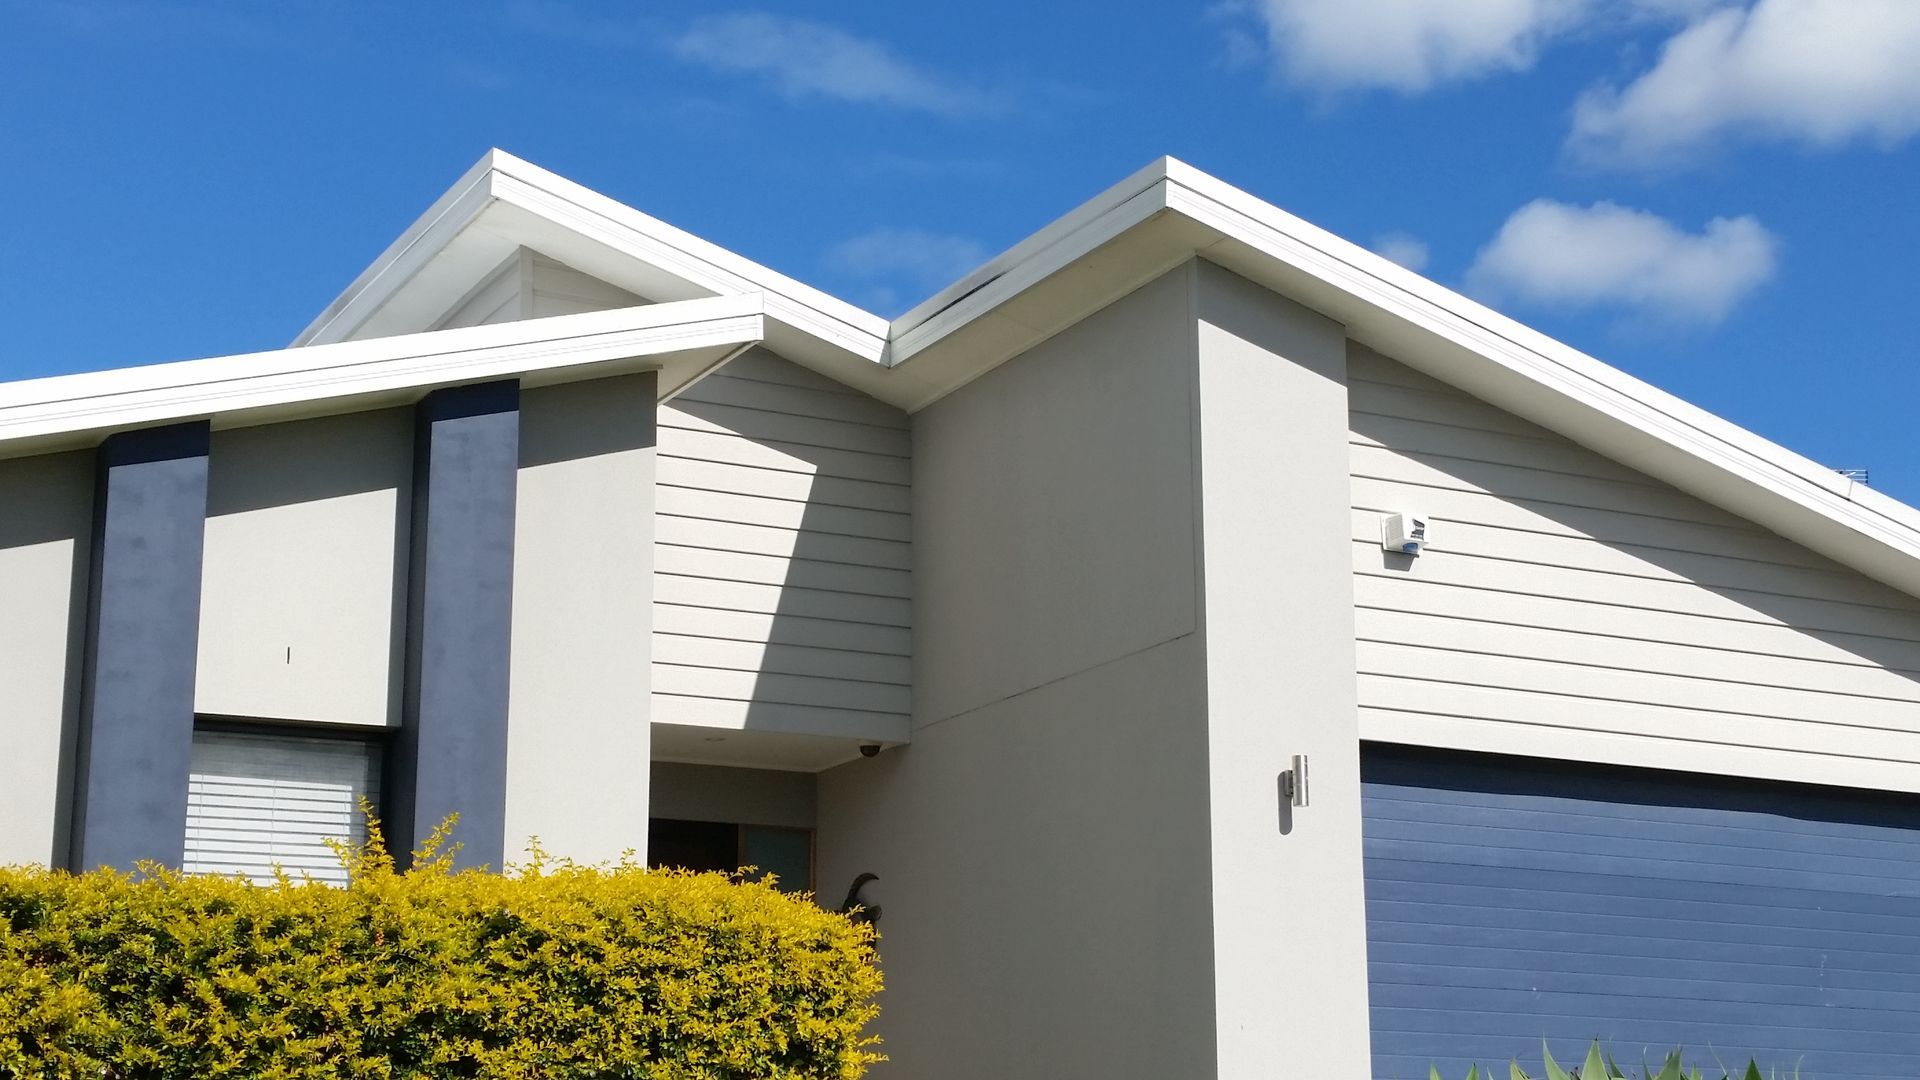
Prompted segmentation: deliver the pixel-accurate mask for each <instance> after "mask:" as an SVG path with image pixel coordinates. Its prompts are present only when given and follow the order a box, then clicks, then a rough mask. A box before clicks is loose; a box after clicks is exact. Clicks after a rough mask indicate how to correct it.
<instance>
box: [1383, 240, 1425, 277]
mask: <svg viewBox="0 0 1920 1080" xmlns="http://www.w3.org/2000/svg"><path fill="white" fill-rule="evenodd" d="M1373 252H1374V254H1376V255H1384V256H1385V257H1386V258H1387V259H1388V260H1390V261H1392V262H1396V263H1399V264H1400V265H1401V266H1404V267H1406V268H1407V269H1409V270H1411V271H1413V272H1414V273H1416V274H1417V273H1419V272H1420V271H1422V270H1425V269H1426V268H1427V259H1428V257H1429V256H1430V255H1431V254H1432V252H1430V251H1428V250H1427V242H1426V241H1425V240H1422V239H1420V238H1419V237H1417V236H1413V235H1410V234H1408V233H1403V232H1390V233H1382V234H1380V235H1379V236H1376V237H1374V240H1373Z"/></svg>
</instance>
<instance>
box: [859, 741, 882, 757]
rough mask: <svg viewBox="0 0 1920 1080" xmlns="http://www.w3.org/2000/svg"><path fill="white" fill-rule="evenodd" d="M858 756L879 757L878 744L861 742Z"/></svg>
mask: <svg viewBox="0 0 1920 1080" xmlns="http://www.w3.org/2000/svg"><path fill="white" fill-rule="evenodd" d="M860 756H861V757H879V756H880V744H879V743H877V742H870V743H861V744H860Z"/></svg>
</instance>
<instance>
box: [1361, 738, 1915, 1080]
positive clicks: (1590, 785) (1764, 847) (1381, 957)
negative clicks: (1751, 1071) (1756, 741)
mask: <svg viewBox="0 0 1920 1080" xmlns="http://www.w3.org/2000/svg"><path fill="white" fill-rule="evenodd" d="M1363 769H1364V776H1363V780H1364V783H1363V801H1364V805H1365V833H1366V885H1367V932H1368V944H1367V961H1368V963H1367V966H1368V971H1369V975H1370V985H1369V994H1370V997H1371V1002H1372V1009H1373V1052H1374V1075H1375V1076H1376V1077H1379V1078H1381V1080H1423V1078H1425V1077H1426V1076H1427V1075H1428V1071H1427V1070H1428V1067H1429V1065H1430V1064H1434V1063H1437V1064H1438V1065H1439V1066H1440V1069H1441V1071H1442V1073H1444V1074H1445V1075H1447V1076H1449V1077H1454V1076H1463V1075H1465V1073H1466V1068H1467V1063H1468V1062H1469V1061H1478V1062H1479V1063H1480V1064H1481V1065H1483V1066H1493V1067H1494V1068H1495V1070H1496V1071H1497V1072H1501V1073H1504V1071H1505V1070H1504V1067H1503V1062H1505V1061H1506V1060H1507V1059H1509V1058H1512V1057H1515V1056H1518V1057H1520V1058H1521V1059H1522V1060H1523V1061H1526V1060H1529V1059H1530V1060H1533V1061H1534V1062H1536V1063H1537V1062H1538V1060H1539V1055H1540V1045H1541V1040H1542V1039H1545V1040H1546V1041H1548V1042H1549V1043H1550V1044H1551V1045H1552V1047H1553V1052H1554V1054H1555V1056H1557V1057H1559V1058H1560V1059H1561V1061H1562V1063H1563V1064H1566V1063H1568V1059H1570V1058H1571V1059H1573V1060H1576V1061H1577V1060H1578V1059H1579V1058H1580V1057H1581V1056H1583V1055H1584V1053H1585V1050H1586V1046H1587V1044H1588V1043H1589V1042H1590V1041H1591V1040H1593V1039H1595V1038H1599V1039H1601V1040H1602V1041H1604V1042H1606V1043H1608V1044H1610V1045H1611V1046H1612V1047H1613V1049H1614V1052H1615V1056H1616V1057H1617V1058H1618V1059H1619V1060H1620V1061H1621V1062H1623V1063H1625V1062H1629V1061H1631V1062H1634V1063H1636V1064H1637V1063H1638V1062H1639V1060H1640V1059H1641V1057H1642V1055H1643V1053H1644V1055H1645V1056H1646V1057H1647V1058H1648V1059H1649V1060H1657V1059H1658V1058H1659V1056H1660V1055H1661V1054H1663V1053H1665V1052H1666V1051H1667V1050H1669V1049H1671V1048H1673V1047H1675V1046H1685V1047H1686V1048H1687V1049H1688V1051H1689V1052H1690V1056H1692V1057H1693V1058H1695V1059H1696V1063H1697V1064H1699V1065H1700V1066H1701V1067H1703V1068H1705V1069H1707V1070H1708V1071H1713V1070H1714V1069H1715V1067H1716V1066H1715V1064H1714V1062H1715V1059H1716V1058H1718V1059H1721V1060H1725V1061H1727V1062H1728V1063H1729V1064H1732V1063H1734V1062H1735V1061H1738V1062H1740V1063H1744V1062H1745V1061H1746V1059H1747V1058H1748V1057H1750V1056H1751V1057H1754V1058H1758V1059H1759V1061H1760V1063H1761V1064H1762V1066H1763V1067H1766V1066H1771V1067H1772V1068H1775V1069H1777V1070H1778V1071H1779V1074H1780V1075H1783V1076H1790V1075H1796V1070H1798V1072H1797V1075H1801V1076H1807V1077H1819V1078H1821V1080H1869V1078H1872V1080H1891V1078H1894V1077H1899V1078H1902V1080H1907V1078H1911V1077H1915V1076H1920V800H1916V799H1915V798H1913V797H1910V796H1894V795H1881V794H1876V793H1871V792H1849V791H1842V790H1839V789H1831V788H1817V787H1810V786H1804V785H1793V784H1783V783H1761V782H1754V781H1744V780H1740V781H1736V780H1727V779H1721V778H1717V777H1706V776H1695V775H1684V774H1679V773H1663V772H1656V771H1652V770H1640V769H1624V768H1608V767H1601V766H1587V765H1572V764H1565V763H1556V762H1540V761H1531V760H1527V759H1519V758H1500V757H1492V756H1487V755H1472V754H1458V753H1443V752H1433V751H1413V750H1403V749H1398V748H1392V747H1379V746H1376V747H1371V748H1369V749H1368V750H1367V752H1366V754H1365V756H1364V758H1363ZM1531 1071H1532V1072H1533V1074H1534V1075H1536V1076H1537V1075H1539V1072H1538V1067H1537V1064H1536V1066H1535V1068H1534V1069H1533V1070H1531ZM1713 1075H1716V1076H1718V1075H1719V1073H1718V1072H1717V1071H1716V1072H1713Z"/></svg>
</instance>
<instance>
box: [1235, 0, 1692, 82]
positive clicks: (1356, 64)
mask: <svg viewBox="0 0 1920 1080" xmlns="http://www.w3.org/2000/svg"><path fill="white" fill-rule="evenodd" d="M1593 2H1594V0H1253V2H1251V3H1246V4H1245V5H1244V6H1243V7H1242V9H1241V10H1244V11H1251V12H1252V13H1254V14H1256V15H1257V16H1258V17H1259V18H1260V19H1261V20H1263V21H1264V22H1265V24H1266V29H1267V38H1268V43H1269V45H1270V46H1271V48H1272V50H1273V59H1274V64H1275V69H1276V73H1277V74H1278V75H1279V76H1280V77H1281V78H1283V79H1285V80H1287V81H1288V82H1291V83H1295V84H1298V85H1304V86H1315V87H1320V88H1324V89H1347V88H1362V89H1365V88H1384V89H1390V90H1399V91H1402V92H1405V93H1419V92H1421V91H1424V90H1428V89H1431V88H1432V87H1434V86H1436V85H1438V84H1440V83H1444V82H1454V81H1458V80H1463V79H1471V78H1475V77H1477V76H1481V75H1487V74H1491V73H1493V72H1498V71H1524V70H1526V69H1527V68H1529V67H1532V66H1533V62H1534V60H1535V58H1536V57H1537V56H1538V55H1539V52H1540V48H1541V46H1542V45H1543V44H1544V43H1545V42H1546V41H1547V40H1548V39H1550V38H1552V37H1554V36H1555V35H1557V34H1560V33H1563V32H1565V31H1567V30H1571V29H1573V28H1574V27H1575V26H1577V25H1579V23H1580V22H1581V21H1582V19H1583V18H1584V17H1585V16H1586V15H1587V13H1588V12H1589V10H1590V8H1591V5H1592V3H1593ZM1654 2H1663V3H1672V2H1675V0H1654Z"/></svg>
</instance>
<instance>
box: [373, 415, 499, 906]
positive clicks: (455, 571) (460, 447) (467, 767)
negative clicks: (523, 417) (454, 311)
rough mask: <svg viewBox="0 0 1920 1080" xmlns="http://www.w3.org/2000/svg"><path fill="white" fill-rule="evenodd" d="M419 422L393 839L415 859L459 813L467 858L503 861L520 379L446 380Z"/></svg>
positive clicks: (392, 794) (465, 862)
mask: <svg viewBox="0 0 1920 1080" xmlns="http://www.w3.org/2000/svg"><path fill="white" fill-rule="evenodd" d="M414 423H415V431H414V460H413V526H412V533H411V537H412V539H411V544H412V548H411V560H410V572H409V574H408V578H407V644H406V664H407V667H406V683H405V687H406V689H405V698H404V705H403V711H402V717H401V730H400V732H399V737H398V738H397V739H396V740H395V743H394V748H393V753H392V755H391V757H390V759H389V763H388V781H387V782H388V793H389V794H388V798H389V803H388V807H387V819H388V840H389V842H390V844H391V845H392V848H393V850H394V852H395V853H396V855H398V856H399V857H400V858H401V859H402V861H403V862H404V861H405V858H406V853H407V852H409V851H411V850H412V849H413V848H414V847H416V846H418V844H419V843H420V842H421V841H422V840H424V839H425V838H426V837H427V835H428V834H429V833H431V832H432V830H433V829H434V827H435V826H436V825H438V824H439V823H440V822H441V821H443V820H445V819H446V818H447V816H448V815H450V814H458V815H459V816H460V820H459V824H458V825H457V826H456V827H455V829H454V832H453V839H454V840H455V841H457V842H458V843H459V844H460V845H461V848H460V851H459V854H458V856H457V857H456V861H457V863H458V865H460V866H483V865H484V866H490V867H493V868H494V869H498V868H499V867H500V865H501V855H502V849H503V846H504V837H505V815H506V770H507V671H508V664H509V661H510V660H511V649H510V644H511V639H512V618H513V536H514V502H515V491H516V479H517V473H518V468H519V458H520V384H519V382H518V381H516V380H507V381H503V382H493V383H484V384H481V385H478V386H459V387H449V388H447V389H444V390H437V391H435V392H433V393H432V394H429V395H427V397H426V398H425V399H424V400H423V401H421V402H420V405H419V406H418V409H417V411H416V413H415V420H414Z"/></svg>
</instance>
